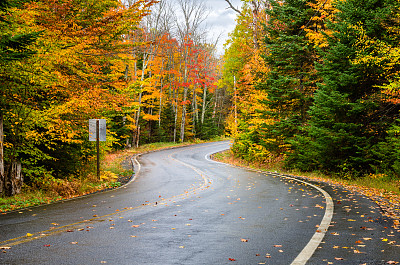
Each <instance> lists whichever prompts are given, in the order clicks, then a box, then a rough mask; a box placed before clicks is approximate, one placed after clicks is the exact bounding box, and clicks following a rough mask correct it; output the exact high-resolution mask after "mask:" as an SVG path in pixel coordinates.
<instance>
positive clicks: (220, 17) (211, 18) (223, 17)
mask: <svg viewBox="0 0 400 265" xmlns="http://www.w3.org/2000/svg"><path fill="white" fill-rule="evenodd" d="M168 1H173V2H175V3H176V2H177V0H168ZM200 1H203V2H204V3H205V4H206V6H207V7H208V8H209V15H208V17H207V19H206V20H205V25H203V26H204V27H206V29H207V31H208V41H209V42H214V41H215V40H216V39H217V38H218V37H219V41H218V44H217V50H218V53H219V54H222V53H223V45H224V43H225V42H226V40H227V39H228V33H230V32H232V31H233V30H234V28H235V24H236V23H235V18H236V12H235V11H234V10H232V9H230V8H229V5H228V3H227V2H226V1H225V0H200ZM231 3H232V5H233V6H234V7H236V8H240V7H241V6H242V2H241V0H231ZM177 15H178V16H179V14H177Z"/></svg>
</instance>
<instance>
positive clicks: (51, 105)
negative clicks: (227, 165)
mask: <svg viewBox="0 0 400 265" xmlns="http://www.w3.org/2000/svg"><path fill="white" fill-rule="evenodd" d="M224 2H225V3H226V6H227V8H230V9H231V10H233V11H235V12H236V15H237V17H236V27H235V30H234V31H233V32H231V33H230V35H229V39H228V40H227V42H226V43H225V52H224V54H223V55H222V56H220V55H219V54H218V53H217V50H216V42H214V41H210V40H209V39H208V38H207V37H206V36H207V29H205V28H203V27H202V23H203V22H204V20H205V19H206V16H207V12H206V11H207V6H205V4H204V2H203V1H196V0H177V1H175V2H174V3H173V2H172V1H165V0H161V1H156V0H126V1H118V0H87V1H78V0H38V1H32V0H6V1H1V2H0V28H1V31H0V94H1V95H0V194H1V195H3V196H10V195H14V194H15V193H18V192H19V191H20V190H19V189H20V187H21V182H22V181H23V182H24V183H25V185H29V186H31V187H35V188H38V189H40V188H41V187H44V186H45V184H46V183H49V182H50V183H56V182H57V181H58V180H60V179H62V180H68V179H71V178H76V177H82V176H85V174H87V173H88V172H87V171H88V165H89V164H90V163H92V162H93V160H94V159H95V148H94V145H93V142H89V141H88V138H89V132H88V121H89V119H106V120H107V141H106V142H105V143H102V150H103V151H104V152H111V151H115V150H120V149H127V148H137V147H138V146H140V145H143V144H146V143H153V142H185V141H193V140H196V139H202V140H208V139H211V138H212V137H215V136H219V135H229V136H231V137H232V138H233V140H234V141H233V146H232V152H233V154H234V155H235V156H236V157H238V158H241V159H244V160H247V161H253V162H258V163H260V164H262V165H265V166H267V167H271V166H274V165H279V166H280V167H283V168H285V169H289V170H290V169H297V170H302V171H318V172H323V173H324V174H329V175H335V176H338V177H341V178H347V179H352V178H363V177H370V178H382V179H386V180H389V181H391V180H394V181H397V182H398V183H400V182H399V180H400V138H399V134H400V118H399V111H400V93H399V84H400V81H399V77H400V76H399V70H400V61H399V60H400V12H399V11H400V6H399V5H400V1H398V0H310V1H305V0H285V1H282V0H280V1H276V0H242V1H241V2H242V7H240V8H239V7H236V6H235V5H234V4H233V3H232V1H230V0H225V1H224Z"/></svg>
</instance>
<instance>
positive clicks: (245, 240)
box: [240, 238, 249, 242]
mask: <svg viewBox="0 0 400 265" xmlns="http://www.w3.org/2000/svg"><path fill="white" fill-rule="evenodd" d="M240 241H242V242H249V240H248V239H244V238H242V239H240Z"/></svg>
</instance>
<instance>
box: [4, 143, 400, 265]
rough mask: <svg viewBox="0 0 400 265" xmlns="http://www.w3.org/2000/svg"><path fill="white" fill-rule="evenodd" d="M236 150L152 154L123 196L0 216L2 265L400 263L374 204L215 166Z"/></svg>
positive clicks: (220, 146) (398, 240)
mask: <svg viewBox="0 0 400 265" xmlns="http://www.w3.org/2000/svg"><path fill="white" fill-rule="evenodd" d="M229 145H230V143H229V142H217V143H206V144H199V145H193V146H188V147H182V148H175V149H168V150H163V151H157V152H152V153H148V154H143V155H141V156H140V157H138V158H135V160H136V162H137V163H136V166H135V171H136V174H135V178H134V180H133V181H131V182H130V183H129V184H128V185H126V186H123V187H121V188H119V189H117V190H112V191H108V192H102V193H97V194H92V195H90V196H85V197H82V198H78V199H74V200H69V201H64V202H61V203H56V204H51V205H46V206H41V207H35V208H30V209H26V210H21V211H17V212H12V213H8V214H5V215H0V248H1V250H0V264H293V265H295V264H388V262H392V261H393V262H399V261H400V246H399V244H400V236H399V231H398V230H396V229H395V228H393V227H392V226H391V225H392V224H391V223H390V220H388V219H385V218H383V217H382V215H381V214H380V209H379V208H378V207H377V206H376V205H375V204H374V203H373V202H371V201H370V200H368V199H367V198H364V197H362V196H360V195H358V194H353V193H350V192H348V191H346V190H341V189H340V188H336V187H332V186H327V185H322V184H318V183H308V182H304V180H302V179H299V178H294V177H291V176H284V175H280V174H272V173H269V174H267V173H264V172H257V171H249V170H245V169H241V168H235V167H232V166H229V165H226V164H222V163H218V162H215V161H211V160H210V159H209V156H210V154H213V153H216V152H219V151H222V150H226V149H228V148H229ZM331 196H332V197H331ZM389 264H390V263H389ZM393 264H395V263H393Z"/></svg>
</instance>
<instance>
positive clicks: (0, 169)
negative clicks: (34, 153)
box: [0, 109, 5, 195]
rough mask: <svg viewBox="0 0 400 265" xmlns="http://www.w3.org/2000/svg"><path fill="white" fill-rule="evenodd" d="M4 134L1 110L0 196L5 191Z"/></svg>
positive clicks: (0, 112) (0, 111)
mask: <svg viewBox="0 0 400 265" xmlns="http://www.w3.org/2000/svg"><path fill="white" fill-rule="evenodd" d="M3 141H4V133H3V111H2V110H1V109H0V195H1V194H3V189H4V180H5V176H4V144H3Z"/></svg>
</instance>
